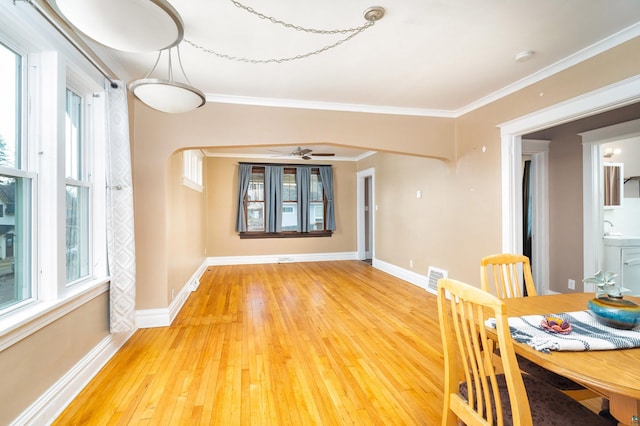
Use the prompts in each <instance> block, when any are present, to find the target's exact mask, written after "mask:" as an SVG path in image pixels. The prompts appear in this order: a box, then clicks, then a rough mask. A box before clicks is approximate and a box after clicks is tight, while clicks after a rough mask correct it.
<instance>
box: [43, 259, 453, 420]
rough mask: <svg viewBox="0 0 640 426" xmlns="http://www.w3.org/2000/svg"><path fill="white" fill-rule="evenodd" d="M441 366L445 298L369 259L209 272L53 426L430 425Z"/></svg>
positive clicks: (435, 416)
mask: <svg viewBox="0 0 640 426" xmlns="http://www.w3.org/2000/svg"><path fill="white" fill-rule="evenodd" d="M442 367H443V361H442V349H441V343H440V334H439V328H438V323H437V308H436V299H435V296H433V295H432V294H430V293H428V292H426V291H424V290H423V289H421V288H418V287H416V286H414V285H411V284H408V283H406V282H404V281H402V280H399V279H397V278H394V277H392V276H390V275H388V274H386V273H384V272H381V271H379V270H376V269H375V268H373V267H371V266H369V265H367V264H365V263H363V262H359V261H341V262H317V263H314V262H309V263H291V264H266V265H237V266H216V267H209V268H208V270H207V271H206V272H205V274H204V275H203V276H202V278H201V280H200V286H199V288H198V289H197V291H195V292H194V293H192V294H191V295H190V297H189V298H188V300H187V301H186V303H185V305H184V307H183V308H182V310H181V312H180V313H179V314H178V316H177V318H176V319H175V321H174V323H173V324H172V325H171V326H170V327H165V328H154V329H144V330H142V329H141V330H138V331H137V332H136V333H135V334H134V336H133V337H132V338H131V339H130V340H129V341H128V342H127V343H126V344H125V345H124V346H123V348H122V349H121V350H120V351H119V352H118V353H117V354H116V355H115V356H114V357H113V358H112V359H111V360H110V361H109V363H107V365H106V366H105V367H104V368H103V370H102V371H101V372H100V373H98V375H96V377H95V378H94V379H93V380H92V381H91V382H90V383H89V384H88V385H87V386H86V388H85V389H84V390H83V391H82V392H81V393H80V394H79V395H78V397H77V398H76V399H75V400H74V401H73V402H72V403H71V404H70V405H69V407H67V409H66V410H65V411H64V412H63V413H62V414H61V415H60V416H59V418H58V419H57V420H56V421H55V423H54V424H55V425H75V424H91V425H94V424H104V425H108V424H124V425H144V424H150V425H155V424H171V425H173V424H185V425H186V424H188V425H192V424H200V425H225V426H228V425H343V424H353V425H432V424H438V423H439V422H440V416H441V400H442V390H441V389H442V381H443V372H442Z"/></svg>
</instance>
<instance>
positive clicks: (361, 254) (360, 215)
mask: <svg viewBox="0 0 640 426" xmlns="http://www.w3.org/2000/svg"><path fill="white" fill-rule="evenodd" d="M356 178H357V194H356V229H357V231H356V234H357V235H356V238H357V251H358V259H360V260H364V259H366V258H367V253H366V247H365V246H366V244H365V235H366V230H365V229H364V227H365V220H364V217H365V213H366V212H365V211H364V196H365V193H364V191H365V185H364V182H365V179H366V178H371V200H369V208H370V209H372V210H373V211H372V212H371V224H370V225H371V227H370V229H371V235H370V236H369V237H370V238H371V258H372V259H373V258H374V257H375V236H374V233H375V229H376V227H375V217H376V209H375V205H376V203H375V193H376V191H375V169H374V168H373V167H372V168H369V169H365V170H361V171H359V172H357V173H356Z"/></svg>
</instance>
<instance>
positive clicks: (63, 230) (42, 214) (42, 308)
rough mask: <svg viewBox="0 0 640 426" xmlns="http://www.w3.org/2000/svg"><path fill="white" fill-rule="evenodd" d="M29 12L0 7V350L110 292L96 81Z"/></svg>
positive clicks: (102, 104)
mask: <svg viewBox="0 0 640 426" xmlns="http://www.w3.org/2000/svg"><path fill="white" fill-rule="evenodd" d="M33 13H35V11H33V10H31V9H27V8H17V7H15V6H5V5H4V3H2V4H0V21H1V22H2V23H3V25H0V213H1V214H0V345H3V344H6V343H7V342H9V341H11V339H13V338H15V336H16V335H20V336H24V335H27V334H29V333H31V332H33V331H35V330H37V329H38V328H39V327H42V326H44V325H46V324H47V323H48V321H51V320H52V319H55V318H58V317H59V316H60V315H63V314H64V312H65V309H66V307H69V306H72V305H74V303H75V302H76V301H78V300H79V298H80V299H82V298H83V297H87V296H88V295H90V294H91V295H94V294H95V295H97V294H99V293H100V292H103V291H107V289H108V286H106V285H105V283H106V282H107V281H108V276H107V267H106V263H107V260H106V246H107V244H106V214H105V199H106V195H105V194H106V189H105V175H106V169H105V149H104V146H105V139H106V129H107V127H106V124H107V123H106V120H105V118H106V116H107V114H106V108H107V103H106V98H105V96H104V95H105V87H104V78H103V77H102V76H101V75H100V73H98V72H97V71H95V70H93V68H91V67H90V65H88V64H87V63H85V62H82V61H84V59H83V58H82V56H81V55H79V54H77V52H75V51H74V50H73V49H69V45H68V42H67V41H66V40H64V39H63V38H62V37H58V35H57V33H55V32H53V33H50V32H49V31H48V30H45V29H43V28H40V26H38V25H37V24H35V23H33V22H32V20H31V17H32V15H31V14H33ZM13 18H15V20H16V21H18V22H20V25H6V24H7V22H8V21H13V20H14V19H13ZM38 22H40V21H38ZM32 23H33V25H32ZM34 34H37V35H38V36H34ZM51 34H53V35H51ZM45 35H49V37H45ZM40 36H41V37H40ZM94 292H95V293H94ZM52 306H56V307H58V308H60V309H57V308H56V309H55V310H51V307H52ZM43 318H46V320H42V319H43ZM27 324H29V325H28V326H27ZM34 325H37V326H36V327H34ZM9 331H11V333H9ZM16 333H17V334H16ZM12 335H13V336H14V337H11V336H12Z"/></svg>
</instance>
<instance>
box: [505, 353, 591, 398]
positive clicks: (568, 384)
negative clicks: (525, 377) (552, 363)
mask: <svg viewBox="0 0 640 426" xmlns="http://www.w3.org/2000/svg"><path fill="white" fill-rule="evenodd" d="M516 358H517V359H518V366H519V367H520V371H522V372H523V373H526V374H529V375H532V376H534V377H535V378H536V379H538V380H541V381H543V382H545V383H548V384H550V385H551V386H553V387H554V388H557V389H560V390H562V391H572V390H582V389H586V388H585V387H584V386H582V385H581V384H579V383H576V382H574V381H573V380H571V379H567V378H566V377H563V376H561V375H559V374H556V373H554V372H553V371H549V370H547V369H546V368H544V367H540V366H539V365H538V364H536V363H535V362H531V361H529V360H528V359H526V358H525V357H522V356H520V355H517V356H516Z"/></svg>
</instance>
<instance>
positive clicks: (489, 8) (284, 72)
mask: <svg viewBox="0 0 640 426" xmlns="http://www.w3.org/2000/svg"><path fill="white" fill-rule="evenodd" d="M169 1H170V3H171V4H172V5H173V7H174V8H175V9H176V10H177V11H178V12H179V13H180V15H181V17H182V19H183V21H184V25H185V35H184V36H185V37H184V38H185V40H188V41H191V42H193V43H195V44H197V45H201V46H204V47H206V48H207V49H212V50H215V51H217V52H220V53H224V54H228V55H233V56H238V57H245V58H250V59H272V58H287V57H292V56H296V55H299V54H304V53H307V52H310V51H314V50H317V49H321V48H322V47H324V46H327V45H331V44H333V43H335V42H336V41H337V40H339V39H340V38H344V37H345V35H339V36H333V35H318V34H307V33H303V32H300V31H295V30H293V29H289V28H285V27H283V26H281V25H276V24H274V23H272V22H270V21H267V20H264V19H260V18H258V17H257V16H255V15H252V14H249V13H248V12H246V11H245V10H242V9H240V8H238V7H236V6H234V4H233V2H232V1H231V0H217V1H211V0H209V1H205V0H169ZM239 1H240V2H241V3H242V4H244V5H246V6H249V7H252V8H253V9H255V10H256V11H257V12H261V13H263V14H264V15H269V16H273V17H275V18H277V19H279V20H282V21H285V22H287V23H291V24H294V25H300V26H304V27H312V28H320V29H342V28H353V27H358V26H360V25H362V24H363V23H365V22H366V21H365V19H364V17H363V12H364V11H365V10H366V9H367V8H368V7H371V6H382V7H384V8H385V10H386V15H385V16H384V18H383V19H382V20H380V21H378V22H377V23H376V24H375V25H374V26H373V27H371V28H368V29H367V30H365V31H363V32H362V33H361V34H359V35H357V36H356V37H354V38H353V39H351V40H348V41H346V42H344V43H343V44H341V45H339V46H338V47H336V48H333V49H330V50H327V51H325V52H323V53H321V54H319V55H313V56H312V57H308V58H305V59H300V60H295V61H290V62H285V63H269V64H251V63H244V62H237V61H231V60H228V59H223V58H218V57H216V56H214V55H212V54H210V53H206V52H203V51H202V50H199V49H196V48H194V47H193V46H192V45H190V44H188V43H185V42H183V43H182V44H181V45H180V52H181V56H182V64H183V66H184V70H185V71H186V73H187V77H188V78H189V80H190V82H191V84H192V85H193V86H195V87H197V88H199V89H200V90H201V91H203V92H204V93H205V94H206V95H207V100H208V101H225V102H239V103H250V104H261V105H282V106H299V107H307V108H323V109H336V110H355V111H371V112H383V113H392V114H394V113H395V114H398V113H400V114H412V115H435V116H450V117H455V116H458V115H460V114H462V113H464V112H466V111H469V110H471V109H473V108H476V107H478V106H480V105H482V104H484V103H487V102H489V101H491V100H493V99H495V98H497V97H500V96H503V95H505V94H507V93H509V92H511V91H514V90H516V89H518V88H521V87H524V86H526V85H527V84H531V83H532V82H534V81H537V80H539V79H541V78H543V77H545V76H547V75H550V74H552V73H554V72H557V71H559V70H561V69H564V68H566V67H568V66H571V65H573V64H575V63H577V62H579V61H582V60H584V59H586V58H588V57H590V56H593V55H594V54H597V53H599V52H601V51H602V50H606V49H608V48H611V47H613V46H615V45H617V44H620V43H621V42H624V41H626V40H628V39H630V38H633V37H637V36H640V1H638V0H482V1H479V0H396V1H389V0H350V1H344V0H324V1H320V2H319V1H316V0H313V1H312V0H273V1H270V2H266V1H263V2H259V1H256V0H239ZM96 49H97V50H98V51H99V54H100V55H101V56H102V57H103V59H104V60H105V62H106V63H107V65H109V66H110V67H111V68H112V69H113V70H114V71H115V72H117V73H118V74H119V77H120V78H121V79H123V80H126V81H128V82H129V81H131V80H135V79H138V78H144V77H145V76H146V75H147V73H148V72H149V71H150V70H151V68H152V66H153V64H154V62H155V59H156V54H155V53H148V54H132V53H123V52H118V51H115V50H111V49H107V48H101V47H99V46H96ZM528 50H531V51H534V52H535V55H534V56H533V57H532V58H531V59H530V60H528V61H526V62H516V61H515V60H514V56H515V55H516V54H517V53H519V52H522V51H528ZM638 63H639V70H640V52H638ZM164 65H166V61H165V62H163V63H161V65H159V68H160V67H161V66H164ZM165 69H166V67H165ZM151 77H158V78H167V75H166V71H162V72H158V70H156V73H154V75H152V76H151ZM174 77H175V78H176V79H177V80H179V81H180V80H181V78H180V75H179V74H176V75H174ZM336 149H337V148H336ZM359 154H361V152H360V153H359Z"/></svg>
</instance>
